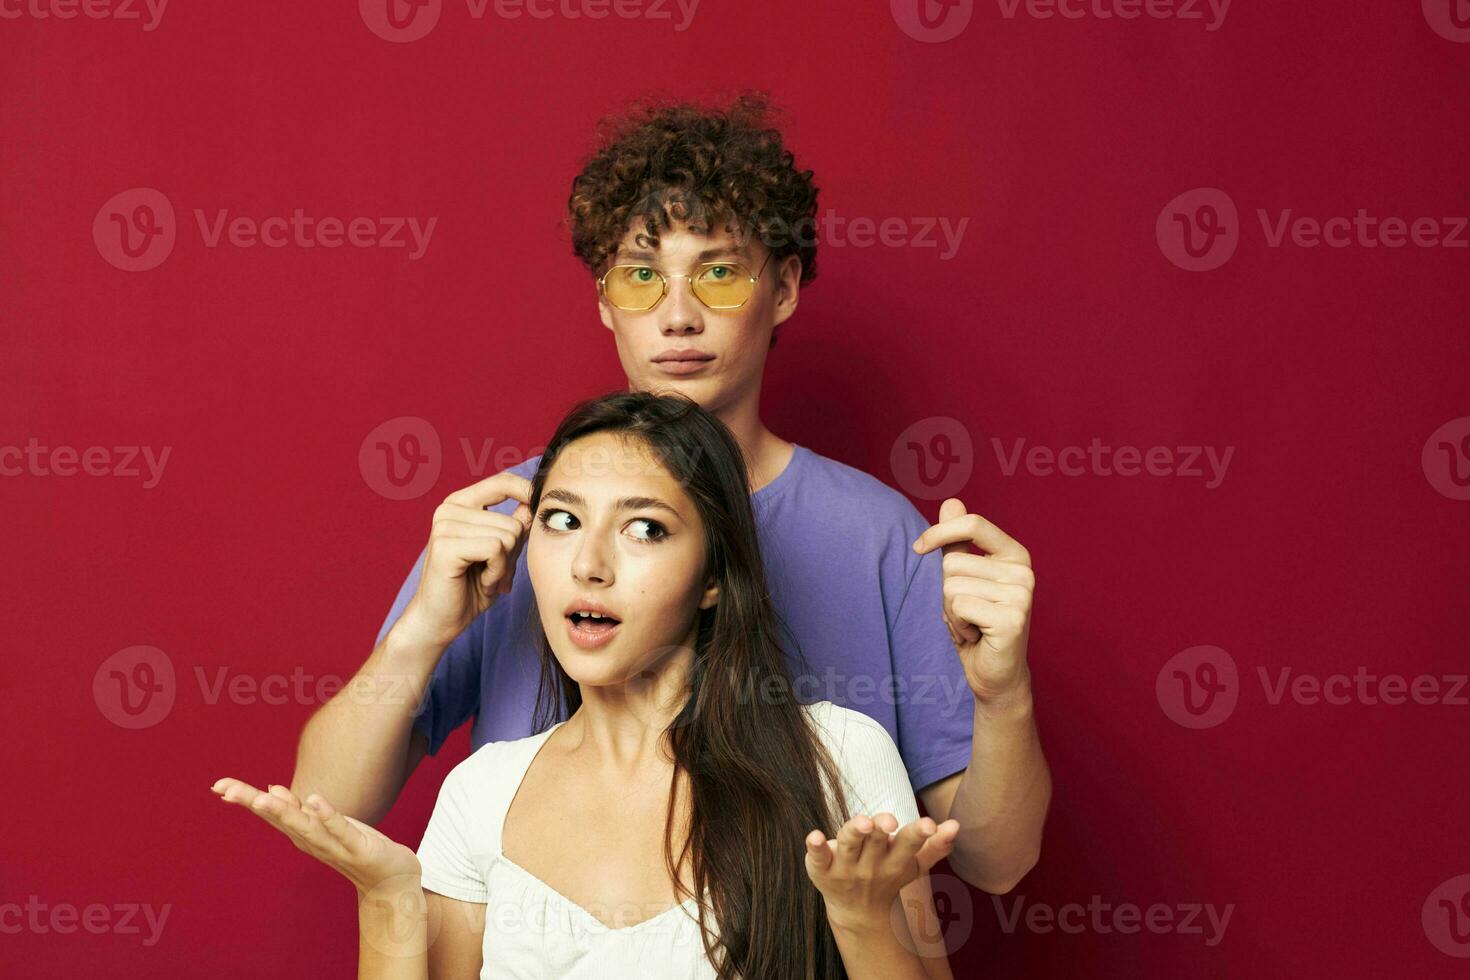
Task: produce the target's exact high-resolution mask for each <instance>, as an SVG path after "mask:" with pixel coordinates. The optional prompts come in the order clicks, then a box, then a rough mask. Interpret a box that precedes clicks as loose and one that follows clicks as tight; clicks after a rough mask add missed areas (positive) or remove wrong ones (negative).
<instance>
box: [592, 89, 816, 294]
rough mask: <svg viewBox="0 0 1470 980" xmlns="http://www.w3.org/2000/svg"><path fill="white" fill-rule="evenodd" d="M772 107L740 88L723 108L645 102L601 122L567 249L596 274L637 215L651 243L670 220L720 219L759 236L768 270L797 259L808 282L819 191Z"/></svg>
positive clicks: (695, 225) (701, 225)
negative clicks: (797, 161) (799, 166)
mask: <svg viewBox="0 0 1470 980" xmlns="http://www.w3.org/2000/svg"><path fill="white" fill-rule="evenodd" d="M772 114H773V110H772V108H771V106H770V103H769V100H768V99H767V97H766V96H765V95H764V94H761V93H754V92H747V93H744V94H741V95H740V96H738V97H737V98H736V99H735V100H734V102H733V103H731V104H730V105H728V106H700V105H696V104H693V103H688V102H677V103H666V102H658V101H648V102H641V103H636V104H634V106H633V107H632V108H631V109H630V110H629V111H628V112H627V113H625V114H623V115H621V116H617V117H612V118H610V119H604V120H603V121H602V122H601V124H600V125H599V127H598V130H599V140H598V143H599V146H598V149H597V150H596V152H595V153H594V154H593V155H592V157H591V158H590V159H589V160H588V161H587V163H586V165H585V166H584V167H583V168H582V172H581V173H579V174H578V175H577V176H576V177H575V178H574V179H573V180H572V194H571V198H570V199H569V200H568V202H567V210H568V212H569V214H568V223H569V224H570V226H571V233H572V250H573V251H574V252H576V254H577V257H578V258H580V259H581V260H582V262H583V263H584V264H585V265H586V266H587V268H588V269H589V270H591V272H592V274H593V275H594V276H595V275H601V273H602V272H603V271H605V267H606V266H607V265H609V264H610V260H611V258H612V256H613V255H614V254H615V253H616V252H617V250H618V245H619V243H620V242H621V241H622V239H623V237H624V236H625V235H627V233H628V232H629V230H630V229H632V228H633V227H635V223H636V222H638V221H642V223H643V229H644V233H645V235H646V236H647V238H648V240H649V243H650V244H651V245H652V246H653V247H655V248H656V247H657V246H658V238H659V233H660V232H661V231H666V230H668V229H669V228H671V227H672V226H673V225H674V224H675V223H676V222H677V223H680V224H684V225H687V226H689V227H690V228H691V229H696V230H704V231H705V232H706V233H708V230H709V229H712V228H715V227H717V226H718V225H724V226H725V227H726V228H727V229H729V230H730V231H731V233H732V234H735V235H737V236H741V235H742V234H754V235H757V236H759V237H760V240H761V241H762V242H764V243H765V244H766V245H767V246H768V247H770V249H771V252H772V258H771V261H772V263H773V265H772V267H774V264H775V263H779V262H780V261H781V260H782V259H783V258H785V257H786V256H788V255H795V256H797V257H798V258H799V259H800V260H801V282H803V283H807V282H811V281H812V280H813V279H815V278H816V275H817V242H816V213H817V188H816V185H814V184H813V183H812V172H811V171H810V170H797V169H796V166H795V164H794V160H795V158H794V157H793V155H792V154H791V153H790V152H789V151H788V150H787V149H786V147H785V145H784V144H783V143H782V140H781V133H780V131H779V130H777V129H776V128H775V127H774V126H773V125H772V124H771V116H772ZM732 226H733V227H732ZM741 240H742V241H743V240H744V239H743V238H741Z"/></svg>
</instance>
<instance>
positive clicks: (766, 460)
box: [715, 404, 795, 493]
mask: <svg viewBox="0 0 1470 980" xmlns="http://www.w3.org/2000/svg"><path fill="white" fill-rule="evenodd" d="M715 414H716V415H717V417H718V418H719V420H720V421H721V422H723V423H725V427H726V428H727V429H729V430H730V434H731V435H733V436H734V437H735V441H736V442H738V443H740V451H741V452H742V453H744V454H745V460H746V465H747V466H748V467H749V469H750V490H751V493H754V492H755V491H757V490H759V489H761V488H762V487H764V486H766V485H767V484H768V483H770V482H771V481H772V480H774V479H776V477H778V476H780V475H781V473H782V471H783V470H785V469H786V466H787V464H788V463H790V462H791V455H792V453H794V452H795V447H794V446H792V444H791V443H789V442H787V441H786V440H785V439H782V438H781V437H780V436H778V435H776V434H775V433H774V432H772V431H771V430H770V429H768V428H766V424H765V423H764V422H762V421H761V417H760V412H759V411H758V406H756V405H754V404H752V405H750V406H749V407H745V406H739V407H732V408H731V410H730V411H728V412H716V413H715Z"/></svg>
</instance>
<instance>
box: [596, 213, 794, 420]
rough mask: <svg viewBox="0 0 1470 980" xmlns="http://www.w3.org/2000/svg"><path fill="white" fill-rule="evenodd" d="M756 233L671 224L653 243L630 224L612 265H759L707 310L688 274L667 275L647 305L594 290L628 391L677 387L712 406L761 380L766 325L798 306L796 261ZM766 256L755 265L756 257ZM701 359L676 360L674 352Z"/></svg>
mask: <svg viewBox="0 0 1470 980" xmlns="http://www.w3.org/2000/svg"><path fill="white" fill-rule="evenodd" d="M770 254H771V253H770V250H769V249H768V248H767V247H766V246H765V245H764V244H762V243H761V242H760V241H759V240H758V239H757V238H756V237H755V236H752V235H745V236H737V235H734V234H732V233H731V232H730V231H729V230H728V229H720V230H718V231H716V232H715V233H714V234H707V233H705V232H704V231H703V230H700V229H691V228H690V227H689V226H687V225H682V224H675V225H674V226H673V227H672V228H670V229H669V230H668V231H667V232H665V233H663V234H662V235H660V237H659V242H658V245H657V247H654V246H652V245H651V243H649V242H648V240H647V238H646V237H645V236H644V235H643V233H642V230H641V228H636V229H633V230H630V231H629V232H628V234H627V236H625V237H624V238H623V241H622V242H621V243H620V244H619V246H618V251H617V253H616V254H615V255H614V256H613V259H612V264H613V265H630V264H636V265H646V266H649V267H650V268H652V269H655V270H657V271H658V272H661V273H663V274H664V275H665V276H670V275H686V276H692V275H694V273H695V272H697V271H698V270H699V268H700V267H701V266H702V265H704V264H705V263H708V262H719V261H726V262H739V263H740V264H741V265H743V266H745V268H746V269H748V270H749V271H750V274H751V275H756V274H757V273H760V281H759V282H757V283H756V284H755V292H754V294H753V295H752V296H751V297H750V299H748V300H747V301H746V302H745V305H744V306H742V307H740V308H739V309H734V310H712V309H710V308H709V307H707V306H705V305H704V304H703V303H701V302H700V301H699V300H698V299H696V298H695V297H694V294H693V293H692V292H691V291H690V288H689V282H690V281H689V280H688V279H670V280H669V288H668V293H667V295H665V296H664V298H663V299H662V300H660V301H659V304H658V305H657V306H655V307H654V308H653V309H651V310H645V311H642V312H632V311H628V310H620V309H618V308H617V307H615V306H613V305H612V304H610V303H608V302H607V301H606V300H605V299H604V298H603V297H602V296H601V295H599V297H598V304H599V308H600V310H601V313H602V322H603V324H604V325H606V326H607V328H608V329H609V330H611V331H612V332H613V337H614V338H615V340H616V342H617V347H618V360H619V361H621V362H622V365H623V371H624V373H625V374H627V376H628V386H629V388H630V390H633V391H648V392H668V391H677V392H679V393H681V394H685V395H688V396H689V397H690V398H692V399H694V400H695V401H696V402H698V403H699V404H700V405H702V406H703V407H704V408H706V409H708V410H709V411H712V412H718V411H720V409H721V408H724V407H726V406H728V405H731V404H732V403H735V402H737V401H739V400H740V399H741V398H742V397H745V396H746V395H748V394H749V393H751V392H754V391H758V390H759V388H760V380H761V375H762V373H763V372H764V370H765V365H766V353H767V351H769V350H770V346H771V333H772V331H774V330H775V328H776V326H777V325H778V324H780V323H782V322H784V321H785V320H786V319H787V317H789V316H791V314H792V313H793V312H794V311H795V310H796V299H797V293H798V283H799V280H800V278H801V262H800V260H799V259H797V258H796V256H794V255H793V256H787V257H786V258H785V259H784V260H777V259H776V258H774V257H772V258H771V259H770V261H769V262H767V256H769V255H770ZM763 262H764V263H766V266H765V271H764V272H761V263H763ZM689 351H693V352H697V353H698V354H700V355H703V357H702V359H700V360H696V361H693V362H690V361H683V362H680V361H677V360H674V359H673V355H674V354H675V353H677V352H689Z"/></svg>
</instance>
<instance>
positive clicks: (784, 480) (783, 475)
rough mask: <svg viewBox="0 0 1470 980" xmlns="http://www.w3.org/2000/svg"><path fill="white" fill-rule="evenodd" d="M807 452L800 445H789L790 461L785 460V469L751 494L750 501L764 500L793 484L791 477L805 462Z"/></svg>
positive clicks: (797, 443) (794, 443) (796, 443)
mask: <svg viewBox="0 0 1470 980" xmlns="http://www.w3.org/2000/svg"><path fill="white" fill-rule="evenodd" d="M809 452H811V450H809V449H807V448H806V447H805V446H803V445H802V444H801V443H799V442H793V443H792V444H791V459H789V460H787V462H786V468H785V469H783V470H782V471H781V472H780V473H777V474H776V478H775V479H774V480H772V481H771V482H770V483H767V484H766V485H765V486H763V487H761V488H760V489H759V490H757V491H756V492H755V493H753V494H751V495H750V499H751V500H752V501H762V500H765V499H766V498H767V497H770V496H773V495H774V494H777V493H780V492H781V490H782V489H783V488H784V487H786V486H787V485H788V484H790V483H792V482H793V477H794V475H795V471H796V469H797V467H799V466H801V465H802V463H803V462H805V460H806V455H807V453H809Z"/></svg>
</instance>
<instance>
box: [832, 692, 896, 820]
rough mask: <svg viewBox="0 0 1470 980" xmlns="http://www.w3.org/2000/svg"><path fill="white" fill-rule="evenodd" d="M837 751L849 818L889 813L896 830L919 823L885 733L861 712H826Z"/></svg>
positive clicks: (888, 738)
mask: <svg viewBox="0 0 1470 980" xmlns="http://www.w3.org/2000/svg"><path fill="white" fill-rule="evenodd" d="M828 710H829V711H831V712H832V714H833V715H834V723H833V724H832V726H831V727H832V728H833V729H835V731H834V732H833V734H834V735H835V736H836V741H837V744H838V749H837V753H836V758H834V760H833V761H834V762H836V763H837V769H838V771H839V772H840V773H841V774H842V788H843V792H844V793H845V794H846V796H847V810H848V813H849V814H850V815H852V816H857V815H858V814H862V815H864V816H869V817H873V816H877V815H878V814H880V813H891V814H893V815H894V816H895V817H896V818H898V824H899V826H900V827H902V826H905V825H907V824H911V823H913V822H914V821H915V820H917V819H919V808H918V806H917V804H915V802H914V791H913V789H912V788H911V787H910V785H909V774H908V771H907V770H906V769H904V765H903V758H902V757H901V756H900V755H899V754H898V746H896V745H894V744H893V739H892V738H890V737H889V736H888V731H887V730H886V729H885V728H884V727H883V726H882V725H880V724H878V723H877V722H876V721H874V720H873V719H871V718H869V717H868V716H867V715H865V714H863V713H862V712H861V711H854V710H852V709H849V708H839V707H837V706H835V705H833V706H832V707H830V708H829V709H828Z"/></svg>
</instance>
